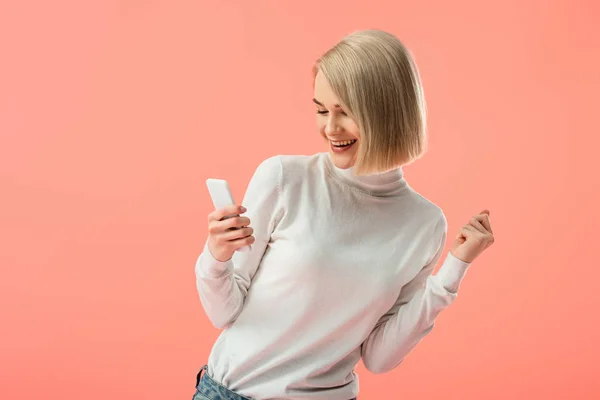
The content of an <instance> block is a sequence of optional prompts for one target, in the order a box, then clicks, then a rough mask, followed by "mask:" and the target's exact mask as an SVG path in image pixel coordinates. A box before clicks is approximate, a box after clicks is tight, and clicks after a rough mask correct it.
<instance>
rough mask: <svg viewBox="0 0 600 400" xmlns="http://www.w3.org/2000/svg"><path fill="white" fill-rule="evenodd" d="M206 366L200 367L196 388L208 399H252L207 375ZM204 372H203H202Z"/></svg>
mask: <svg viewBox="0 0 600 400" xmlns="http://www.w3.org/2000/svg"><path fill="white" fill-rule="evenodd" d="M207 371H208V367H207V366H206V365H205V366H204V367H202V368H201V369H200V372H198V375H197V376H196V390H197V391H198V393H200V394H201V395H203V396H206V397H208V398H209V399H219V400H252V399H251V398H250V397H245V396H242V395H241V394H238V393H236V392H234V391H232V390H229V389H227V388H226V387H225V386H223V385H221V384H220V383H219V382H217V381H215V380H214V379H212V378H211V377H210V376H208V373H207ZM203 372H204V374H203Z"/></svg>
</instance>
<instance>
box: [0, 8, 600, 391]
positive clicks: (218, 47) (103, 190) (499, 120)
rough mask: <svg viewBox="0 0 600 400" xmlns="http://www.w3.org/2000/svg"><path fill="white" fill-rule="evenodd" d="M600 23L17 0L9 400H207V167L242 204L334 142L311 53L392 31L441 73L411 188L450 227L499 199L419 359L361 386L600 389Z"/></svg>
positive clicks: (11, 72) (3, 216)
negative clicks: (202, 286)
mask: <svg viewBox="0 0 600 400" xmlns="http://www.w3.org/2000/svg"><path fill="white" fill-rule="evenodd" d="M599 17H600V13H599V6H598V3H597V2H593V1H576V2H568V1H566V0H564V1H547V2H521V1H516V0H512V1H505V2H501V3H497V2H496V3H486V2H477V1H460V0H459V1H453V2H442V1H413V2H392V1H379V0H372V1H369V2H364V1H303V2H281V1H257V0H255V1H241V0H231V1H217V0H215V1H206V0H194V1H191V0H184V1H177V2H174V1H165V0H162V1H159V0H156V1H133V0H130V1H114V0H105V1H95V2H90V1H74V0H72V1H66V0H57V1H53V2H49V1H38V2H33V1H18V2H17V1H13V2H9V1H4V2H2V3H1V4H0V50H1V57H2V59H1V62H0V134H1V135H2V136H1V139H2V140H1V145H0V188H1V189H0V190H1V191H2V192H1V196H0V201H1V207H0V228H1V233H0V235H1V236H0V239H1V245H0V247H1V251H0V267H1V268H2V271H1V272H2V276H1V278H0V398H2V399H11V400H17V399H41V398H43V399H79V398H81V399H88V400H100V399H144V400H154V399H156V400H159V399H181V398H183V399H187V398H191V396H192V394H193V391H194V390H193V386H194V378H195V372H196V370H197V368H199V367H200V366H201V365H203V363H205V362H206V358H207V357H208V354H209V351H210V349H211V346H212V343H213V341H214V340H215V339H216V337H217V335H218V331H217V330H216V329H214V328H213V327H212V326H211V325H210V324H209V322H208V319H207V318H206V316H205V315H204V312H203V310H202V307H201V305H200V302H199V300H198V296H197V294H196V291H195V285H194V272H193V267H194V263H195V260H196V257H197V256H198V254H199V252H200V251H201V248H202V246H203V244H204V241H205V239H206V215H207V214H208V213H209V212H210V211H211V203H210V200H209V198H208V196H207V193H206V189H205V186H204V180H205V179H206V178H207V177H222V178H226V179H228V180H229V181H230V183H231V185H232V188H233V190H234V194H235V196H236V197H237V198H240V199H241V197H242V195H243V192H244V190H245V186H246V183H247V182H248V179H249V178H250V176H251V175H252V173H253V171H254V168H255V167H256V166H257V165H258V163H259V162H260V161H262V160H263V159H265V158H267V157H269V156H271V155H275V154H294V153H303V154H312V153H315V152H318V151H323V150H324V147H323V144H322V141H321V139H320V137H319V136H318V134H317V132H316V130H315V126H314V107H313V105H312V104H311V97H312V93H311V82H310V76H311V74H310V68H311V65H312V62H313V60H314V59H315V58H316V57H318V56H319V54H320V53H321V52H322V51H324V50H326V49H327V48H328V47H329V46H331V45H333V44H334V43H335V42H336V41H337V40H339V39H341V38H342V37H343V36H344V35H345V34H347V33H349V32H351V31H353V30H356V29H364V28H372V27H375V28H381V29H385V30H388V31H390V32H392V33H394V34H396V35H397V36H399V37H400V38H401V39H402V40H403V41H404V42H405V43H406V44H407V45H408V46H409V47H410V48H411V49H412V51H413V52H414V54H415V56H416V59H417V62H418V65H419V66H420V70H421V73H422V76H423V81H424V85H425V90H426V97H427V101H428V106H429V113H430V119H429V124H430V151H429V152H428V153H427V155H426V156H425V157H424V158H423V159H422V160H420V161H418V162H417V163H415V164H414V165H411V166H409V167H407V168H406V169H405V172H406V176H407V179H408V180H409V182H410V183H411V185H412V186H414V187H415V188H416V189H417V190H419V191H420V192H421V193H422V194H423V195H425V196H426V197H428V198H429V199H431V200H432V201H434V202H436V203H437V204H439V205H440V206H441V207H442V208H443V209H444V210H445V212H446V215H447V217H448V220H449V230H450V231H449V235H450V236H451V237H453V236H454V234H455V233H456V231H457V230H458V228H459V227H460V226H461V225H462V224H463V223H465V222H467V220H468V218H469V217H470V216H471V215H472V214H474V213H477V212H479V211H480V210H482V209H483V208H489V209H490V210H491V211H492V215H491V217H492V222H493V226H494V232H495V234H496V238H497V241H496V243H495V245H494V246H493V247H492V248H491V249H490V250H489V251H488V252H486V253H485V254H484V255H483V256H481V258H480V259H478V260H477V261H476V262H475V264H474V265H473V267H472V269H471V270H470V272H469V275H468V277H467V279H466V280H465V282H464V285H463V287H462V291H461V293H460V296H459V298H458V300H457V301H456V303H455V304H454V305H453V306H452V307H451V308H450V309H449V310H448V311H446V312H445V313H444V314H442V316H441V317H440V318H439V321H438V324H437V326H436V328H435V329H434V331H433V332H432V334H431V335H430V336H428V337H427V338H426V339H425V340H424V341H423V342H422V343H421V345H420V346H419V347H418V348H417V349H416V350H415V351H414V352H413V353H412V354H411V355H410V356H409V357H408V358H407V359H406V361H405V363H404V364H403V365H402V366H401V367H399V368H398V369H396V370H395V371H393V372H392V373H389V374H386V375H381V376H374V375H372V374H370V373H369V372H367V371H366V370H365V369H364V368H363V367H362V365H361V366H359V368H358V373H359V374H360V378H361V379H360V382H361V395H360V397H359V398H360V399H361V400H370V399H384V398H386V399H387V398H389V399H439V398H444V399H446V400H450V399H456V400H465V399H533V398H535V399H538V398H539V399H542V398H543V399H567V398H568V399H593V398H599V397H600V383H599V381H598V376H597V374H598V359H599V358H600V346H599V345H598V338H599V337H600V327H599V326H598V322H599V315H600V313H599V312H598V304H599V300H600V290H598V289H597V285H598V281H599V280H600V272H599V270H598V258H597V252H598V244H597V239H598V236H599V234H598V225H599V223H600V212H599V211H598V204H599V203H600V187H599V182H600V180H599V178H598V173H599V172H600V166H599V165H598V158H599V156H598V154H597V153H598V148H599V145H600V140H599V137H600V129H599V128H600V126H599V123H598V110H597V106H598V100H597V97H598V93H599V92H600V79H599V78H598V71H600V56H599V53H598V49H599V48H600V34H599V32H598V25H597V23H598V22H597V21H598V19H599ZM450 243H451V242H450ZM450 243H449V244H448V248H449V246H450Z"/></svg>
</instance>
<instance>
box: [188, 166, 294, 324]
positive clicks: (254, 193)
mask: <svg viewBox="0 0 600 400" xmlns="http://www.w3.org/2000/svg"><path fill="white" fill-rule="evenodd" d="M281 179H282V166H281V161H280V160H279V158H278V157H271V158H269V159H267V160H265V161H263V162H262V163H261V164H260V165H259V166H258V168H257V169H256V171H255V173H254V175H253V176H252V178H251V180H250V183H249V184H248V187H247V189H246V193H245V195H244V199H243V201H242V205H243V206H244V207H246V209H247V210H248V211H247V212H246V214H245V216H247V217H248V218H250V226H251V227H252V228H253V229H254V233H253V235H254V237H255V239H256V240H255V242H254V243H253V244H252V250H251V251H249V252H239V251H236V252H235V253H234V255H233V257H232V258H231V259H230V260H228V261H225V262H220V261H218V260H216V259H215V258H214V257H213V256H212V254H211V253H210V251H209V250H208V239H207V241H206V243H205V245H204V250H203V251H202V253H201V254H200V256H199V257H198V259H197V262H196V266H195V273H196V288H197V290H198V294H199V296H200V301H201V303H202V306H203V307H204V310H205V312H206V314H207V316H208V318H209V320H210V321H211V322H212V324H213V325H214V326H215V327H217V328H219V329H221V328H225V327H226V326H227V325H229V324H231V323H232V322H233V321H235V319H236V318H237V316H238V315H239V314H240V312H241V311H242V308H243V306H244V300H245V298H246V294H247V293H248V290H249V288H250V285H251V283H252V279H253V277H254V275H255V273H256V271H257V270H258V268H259V265H260V262H261V259H262V257H263V254H264V253H265V251H266V249H267V246H268V244H269V241H270V237H271V233H272V232H273V229H274V225H275V223H276V219H277V214H278V213H279V211H280V204H279V203H280V192H281Z"/></svg>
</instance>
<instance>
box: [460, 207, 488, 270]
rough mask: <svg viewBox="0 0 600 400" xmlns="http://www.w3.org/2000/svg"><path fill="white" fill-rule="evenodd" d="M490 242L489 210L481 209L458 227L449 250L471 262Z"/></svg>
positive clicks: (462, 259) (461, 258)
mask: <svg viewBox="0 0 600 400" xmlns="http://www.w3.org/2000/svg"><path fill="white" fill-rule="evenodd" d="M492 243H494V233H493V232H492V226H491V225H490V212H489V210H483V211H482V212H481V213H480V214H477V215H475V216H474V217H473V218H471V220H470V221H469V223H468V224H466V225H464V226H463V227H462V228H461V229H460V231H459V232H458V235H456V239H455V240H454V246H452V250H450V252H451V253H452V255H453V256H454V257H456V258H458V259H459V260H461V261H464V262H466V263H471V262H473V260H475V258H477V256H479V255H480V254H481V253H482V252H483V251H484V250H485V249H487V248H488V247H490V246H491V245H492Z"/></svg>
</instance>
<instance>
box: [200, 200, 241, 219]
mask: <svg viewBox="0 0 600 400" xmlns="http://www.w3.org/2000/svg"><path fill="white" fill-rule="evenodd" d="M245 212H246V209H245V208H244V207H242V206H238V205H235V204H232V205H230V206H227V207H223V208H220V209H218V210H215V211H213V212H211V213H210V214H209V215H208V220H209V221H220V220H222V219H224V218H226V217H230V216H236V215H239V214H243V213H245Z"/></svg>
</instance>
